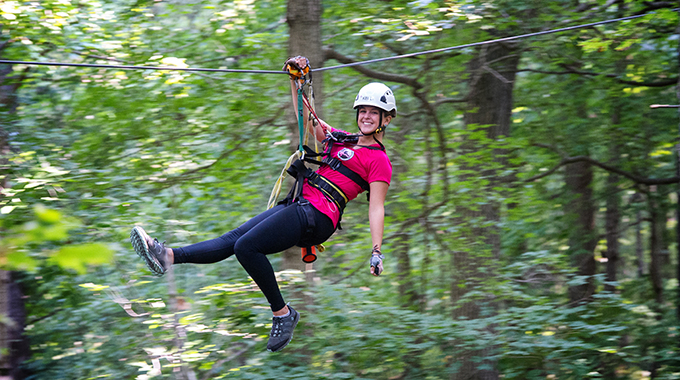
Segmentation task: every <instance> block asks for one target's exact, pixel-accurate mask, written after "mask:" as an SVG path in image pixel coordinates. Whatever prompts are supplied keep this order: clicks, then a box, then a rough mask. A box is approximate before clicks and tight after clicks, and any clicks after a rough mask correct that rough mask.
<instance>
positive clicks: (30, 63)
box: [0, 8, 680, 75]
mask: <svg viewBox="0 0 680 380" xmlns="http://www.w3.org/2000/svg"><path fill="white" fill-rule="evenodd" d="M678 10H680V8H674V9H671V11H678ZM652 14H656V12H649V13H643V14H640V15H635V16H627V17H621V18H615V19H609V20H603V21H597V22H591V23H588V24H580V25H574V26H567V27H564V28H558V29H550V30H544V31H541V32H533V33H526V34H520V35H516V36H510V37H503V38H497V39H494V40H487V41H480V42H473V43H469V44H463V45H456V46H449V47H445V48H440V49H434V50H425V51H420V52H415V53H408V54H401V55H395V56H391V57H384V58H376V59H370V60H367V61H359V62H352V63H345V64H341V65H336V66H328V67H321V68H318V69H312V70H311V71H312V72H320V71H326V70H335V69H340V68H343V67H352V66H359V65H368V64H371V63H376V62H384V61H392V60H395V59H401V58H411V57H417V56H420V55H426V54H434V53H442V52H446V51H450V50H459V49H465V48H469V47H475V46H482V45H489V44H495V43H499V42H506V41H513V40H519V39H522V38H529V37H536V36H543V35H546V34H554V33H560V32H566V31H570V30H576V29H583V28H589V27H592V26H596V25H604V24H612V23H615V22H621V21H629V20H633V19H637V18H641V17H644V16H649V15H652ZM0 64H16V65H27V66H67V67H94V68H105V69H119V70H168V71H171V70H174V71H199V72H201V71H202V72H213V73H215V72H221V73H242V74H286V75H288V73H287V72H285V71H278V70H239V69H206V68H199V67H163V66H134V65H103V64H90V63H65V62H37V61H14V60H4V59H0Z"/></svg>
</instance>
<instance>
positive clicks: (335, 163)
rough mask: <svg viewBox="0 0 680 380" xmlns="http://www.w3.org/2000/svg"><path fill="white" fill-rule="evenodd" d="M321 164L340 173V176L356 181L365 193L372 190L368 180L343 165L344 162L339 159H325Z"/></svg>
mask: <svg viewBox="0 0 680 380" xmlns="http://www.w3.org/2000/svg"><path fill="white" fill-rule="evenodd" d="M321 162H323V163H324V164H326V165H328V166H330V168H331V169H333V170H335V171H337V172H339V173H340V174H342V175H344V176H345V177H347V178H349V179H351V180H352V181H354V183H356V184H357V185H359V186H360V187H361V188H362V189H364V190H365V191H369V190H370V186H369V185H368V182H366V180H364V179H363V178H361V176H360V175H359V174H357V173H356V172H355V171H353V170H352V169H350V168H348V167H347V166H345V164H343V163H342V161H340V160H339V159H337V158H334V157H325V158H324V159H323V160H322V161H321Z"/></svg>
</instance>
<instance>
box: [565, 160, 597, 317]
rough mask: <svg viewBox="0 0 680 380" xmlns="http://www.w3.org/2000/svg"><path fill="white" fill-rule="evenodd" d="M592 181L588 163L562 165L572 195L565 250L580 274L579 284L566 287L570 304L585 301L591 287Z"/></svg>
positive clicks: (593, 239)
mask: <svg viewBox="0 0 680 380" xmlns="http://www.w3.org/2000/svg"><path fill="white" fill-rule="evenodd" d="M592 182H593V167H592V165H590V163H588V162H576V163H573V164H569V165H567V166H566V187H567V189H568V190H569V192H570V193H571V195H572V199H570V201H569V202H567V204H566V206H567V209H566V211H567V212H568V213H571V215H572V217H573V220H572V221H571V224H572V228H571V232H570V236H569V251H570V252H569V253H570V257H571V261H572V265H573V266H574V267H575V268H576V275H577V276H583V277H584V281H583V282H582V283H581V284H579V285H574V286H571V287H570V288H569V299H570V301H571V303H572V305H577V304H580V303H583V302H587V301H588V300H589V299H590V297H591V296H592V295H593V292H594V291H595V285H594V282H593V276H594V275H595V273H596V265H595V257H594V251H595V246H596V245H597V235H596V233H595V205H594V203H593V190H592V188H591V186H592Z"/></svg>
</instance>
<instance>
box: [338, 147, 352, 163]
mask: <svg viewBox="0 0 680 380" xmlns="http://www.w3.org/2000/svg"><path fill="white" fill-rule="evenodd" d="M352 157H354V151H353V150H352V149H349V148H342V149H341V150H340V151H339V152H338V158H339V159H341V160H342V161H347V160H349V159H351V158H352Z"/></svg>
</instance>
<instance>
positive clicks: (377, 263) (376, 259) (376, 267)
mask: <svg viewBox="0 0 680 380" xmlns="http://www.w3.org/2000/svg"><path fill="white" fill-rule="evenodd" d="M384 258H385V256H384V255H382V254H381V253H380V252H373V254H371V261H370V263H371V274H372V275H374V276H380V273H382V272H383V270H384V267H383V259H384Z"/></svg>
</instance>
